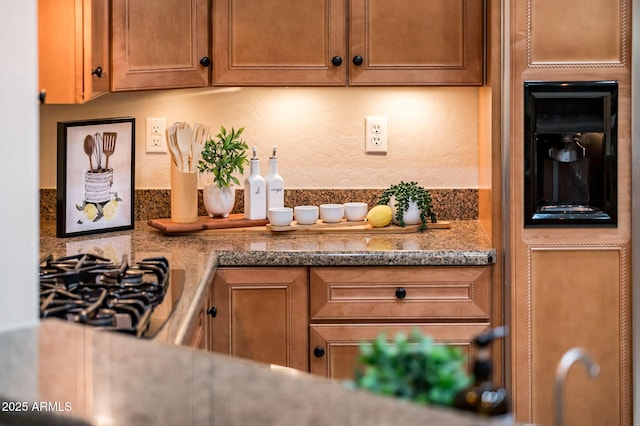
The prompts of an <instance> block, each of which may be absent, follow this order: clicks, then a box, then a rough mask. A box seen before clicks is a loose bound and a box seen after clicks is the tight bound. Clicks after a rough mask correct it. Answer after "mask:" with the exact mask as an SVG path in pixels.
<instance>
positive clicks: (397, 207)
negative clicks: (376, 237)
mask: <svg viewBox="0 0 640 426" xmlns="http://www.w3.org/2000/svg"><path fill="white" fill-rule="evenodd" d="M378 204H383V205H387V204H388V205H389V207H391V208H392V209H393V212H394V221H395V222H396V223H397V224H399V225H400V226H405V225H407V224H410V225H413V224H417V223H420V230H421V231H422V230H424V229H426V227H427V222H428V221H431V222H432V223H435V222H436V215H435V213H434V212H433V210H432V209H431V194H430V193H429V191H427V190H426V189H425V188H423V187H422V186H420V185H418V183H417V182H413V181H411V182H404V181H401V182H400V183H398V184H395V185H391V186H390V187H389V188H387V189H385V190H384V191H382V194H381V195H380V200H379V201H378ZM416 209H417V211H416V212H415V214H414V217H415V219H413V220H411V219H410V220H409V221H410V222H411V223H407V222H408V221H407V217H408V216H407V215H408V214H410V213H411V210H416Z"/></svg>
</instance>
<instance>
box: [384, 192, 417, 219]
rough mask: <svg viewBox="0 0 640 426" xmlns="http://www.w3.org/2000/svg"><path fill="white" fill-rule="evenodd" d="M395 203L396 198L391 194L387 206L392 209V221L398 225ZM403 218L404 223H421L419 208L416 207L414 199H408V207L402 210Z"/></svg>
mask: <svg viewBox="0 0 640 426" xmlns="http://www.w3.org/2000/svg"><path fill="white" fill-rule="evenodd" d="M395 204H396V198H395V197H394V196H391V199H390V200H389V207H391V210H393V223H395V224H396V225H399V223H398V220H397V219H396V212H397V208H396V206H395ZM403 219H404V224H405V225H419V224H420V223H422V221H421V220H420V209H419V208H418V203H416V202H415V201H409V208H408V209H407V211H405V212H404V215H403Z"/></svg>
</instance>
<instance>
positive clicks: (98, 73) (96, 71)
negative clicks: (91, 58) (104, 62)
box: [91, 66, 102, 78]
mask: <svg viewBox="0 0 640 426" xmlns="http://www.w3.org/2000/svg"><path fill="white" fill-rule="evenodd" d="M91 74H92V75H95V76H96V77H98V78H101V77H102V67H100V66H99V67H97V68H96V69H94V70H91Z"/></svg>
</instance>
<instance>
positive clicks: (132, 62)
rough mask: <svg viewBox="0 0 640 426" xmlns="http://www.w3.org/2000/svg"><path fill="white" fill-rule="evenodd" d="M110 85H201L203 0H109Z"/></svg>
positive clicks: (205, 31)
mask: <svg viewBox="0 0 640 426" xmlns="http://www.w3.org/2000/svg"><path fill="white" fill-rule="evenodd" d="M112 7H113V9H112V10H113V22H112V31H113V32H112V52H113V53H112V55H113V56H112V62H113V63H112V68H113V72H112V87H111V88H112V90H114V91H119V90H140V89H161V88H165V89H166V88H174V87H175V88H180V87H206V86H207V85H208V84H209V68H207V67H204V66H202V65H200V59H201V58H203V57H205V56H208V55H209V8H208V2H207V0H189V1H181V0H166V1H163V3H162V7H158V4H157V3H156V2H153V1H131V0H114V1H113V5H112Z"/></svg>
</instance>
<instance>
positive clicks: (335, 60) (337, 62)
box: [331, 56, 342, 67]
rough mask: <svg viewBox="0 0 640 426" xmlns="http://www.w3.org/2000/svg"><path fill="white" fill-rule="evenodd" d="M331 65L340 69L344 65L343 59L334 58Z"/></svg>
mask: <svg viewBox="0 0 640 426" xmlns="http://www.w3.org/2000/svg"><path fill="white" fill-rule="evenodd" d="M331 63H332V64H333V66H335V67H339V66H340V65H342V58H341V57H340V56H334V57H333V58H331Z"/></svg>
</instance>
